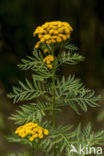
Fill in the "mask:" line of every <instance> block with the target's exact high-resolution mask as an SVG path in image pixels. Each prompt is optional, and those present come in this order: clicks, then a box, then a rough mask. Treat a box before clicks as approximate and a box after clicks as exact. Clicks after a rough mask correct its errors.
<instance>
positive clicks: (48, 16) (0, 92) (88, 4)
mask: <svg viewBox="0 0 104 156" xmlns="http://www.w3.org/2000/svg"><path fill="white" fill-rule="evenodd" d="M103 12H104V5H103V0H43V1H42V0H31V1H30V0H0V138H1V139H0V156H4V155H5V154H7V153H8V152H13V151H23V149H24V148H23V146H21V145H18V146H17V144H16V145H15V144H11V143H8V142H7V141H6V139H5V137H4V136H5V135H7V134H10V133H11V131H12V130H14V129H15V125H14V123H13V122H12V121H8V117H9V116H10V114H11V113H13V112H15V109H16V108H17V107H18V105H13V104H12V101H10V100H9V99H8V98H7V97H6V94H7V92H9V91H10V90H11V86H12V85H15V84H17V81H18V79H20V80H23V79H24V76H25V75H26V76H27V77H28V76H29V75H30V73H27V72H23V71H20V70H19V69H18V68H17V64H18V63H19V62H20V59H21V58H26V56H27V55H32V50H33V46H34V44H35V42H34V39H33V31H34V29H35V28H36V26H38V25H41V24H43V23H44V22H46V21H53V20H61V21H66V22H69V23H70V24H71V26H72V27H73V29H74V31H73V33H72V35H71V37H72V42H73V43H74V44H76V45H77V46H78V47H79V50H78V52H79V53H80V54H82V55H84V56H85V57H86V60H85V62H83V63H81V64H79V65H77V66H75V67H72V66H66V67H64V68H63V73H64V74H65V75H66V76H68V74H69V73H72V74H75V75H76V76H77V77H80V78H81V80H82V81H83V82H84V84H85V85H86V86H87V87H89V88H93V89H95V90H96V93H97V94H99V93H100V94H102V97H103V95H104V13H103ZM103 103H104V101H101V102H100V104H101V107H100V108H96V109H91V108H90V109H89V110H88V112H87V113H83V112H82V115H81V116H77V115H76V114H75V113H74V112H73V111H72V110H70V108H69V109H67V108H66V109H65V113H64V114H63V116H64V117H62V115H61V116H60V117H59V118H61V121H62V122H64V123H68V122H70V123H75V124H77V123H78V122H79V121H81V122H82V123H84V124H85V123H87V122H88V121H89V120H91V122H92V125H93V127H94V129H95V130H96V129H102V128H104V124H103V122H104V112H103V110H104V106H103ZM69 112H70V116H69ZM5 149H6V150H5Z"/></svg>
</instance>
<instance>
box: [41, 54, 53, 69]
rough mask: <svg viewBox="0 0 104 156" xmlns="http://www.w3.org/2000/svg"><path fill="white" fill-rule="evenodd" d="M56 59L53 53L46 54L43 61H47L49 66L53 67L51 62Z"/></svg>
mask: <svg viewBox="0 0 104 156" xmlns="http://www.w3.org/2000/svg"><path fill="white" fill-rule="evenodd" d="M53 61H54V56H53V55H48V56H46V57H45V58H44V59H43V62H44V63H47V67H48V68H50V69H52V65H51V62H53Z"/></svg>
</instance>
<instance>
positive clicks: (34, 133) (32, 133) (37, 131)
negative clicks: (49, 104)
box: [15, 122, 49, 141]
mask: <svg viewBox="0 0 104 156" xmlns="http://www.w3.org/2000/svg"><path fill="white" fill-rule="evenodd" d="M15 134H18V136H20V137H21V138H25V137H26V136H29V140H30V141H33V140H34V139H35V138H40V139H42V138H43V137H44V135H48V134H49V131H48V130H47V129H44V128H42V127H40V126H39V125H38V124H36V123H34V122H28V123H26V124H25V125H23V126H20V127H18V128H17V129H16V131H15Z"/></svg>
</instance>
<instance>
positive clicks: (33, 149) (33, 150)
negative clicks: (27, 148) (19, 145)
mask: <svg viewBox="0 0 104 156" xmlns="http://www.w3.org/2000/svg"><path fill="white" fill-rule="evenodd" d="M34 152H35V148H34V144H33V145H32V156H34Z"/></svg>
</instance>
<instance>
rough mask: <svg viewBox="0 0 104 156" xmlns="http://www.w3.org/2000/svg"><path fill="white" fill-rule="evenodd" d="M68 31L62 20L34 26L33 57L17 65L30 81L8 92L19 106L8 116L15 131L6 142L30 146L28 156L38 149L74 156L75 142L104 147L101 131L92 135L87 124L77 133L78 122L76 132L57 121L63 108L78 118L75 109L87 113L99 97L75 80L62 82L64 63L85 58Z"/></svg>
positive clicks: (47, 153) (50, 154)
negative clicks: (25, 71)
mask: <svg viewBox="0 0 104 156" xmlns="http://www.w3.org/2000/svg"><path fill="white" fill-rule="evenodd" d="M72 31H73V29H72V27H71V26H70V25H69V24H68V23H67V22H61V21H55V22H46V23H45V24H43V25H42V26H39V27H37V28H36V29H35V31H34V33H33V36H34V37H35V38H36V39H37V42H36V44H35V47H34V50H33V55H32V56H31V57H30V56H28V57H27V59H22V61H21V64H19V65H18V67H19V68H20V69H22V70H31V71H32V82H31V81H30V80H28V79H27V78H26V79H25V83H23V82H21V81H19V84H18V87H13V91H12V92H11V93H10V94H8V96H9V98H12V99H13V102H14V103H19V102H23V104H22V105H20V106H19V109H18V110H17V111H16V113H15V114H13V115H12V116H11V117H10V119H12V120H14V121H15V123H16V124H18V128H17V129H16V131H15V132H14V133H13V136H11V137H9V141H12V142H20V143H23V144H29V145H30V146H31V147H32V152H31V154H30V155H31V156H34V155H35V152H36V150H37V149H40V150H41V151H42V152H43V155H45V156H64V155H65V156H77V155H79V154H78V152H75V151H73V150H72V145H73V146H74V147H76V149H77V150H78V147H79V144H82V145H83V146H86V145H87V146H88V147H89V146H97V145H103V144H104V131H100V132H96V133H94V132H92V130H91V124H88V125H87V126H86V127H85V128H84V129H81V126H80V124H79V125H78V127H77V128H75V127H74V126H72V125H59V124H58V123H57V122H56V118H57V116H58V114H60V113H61V112H62V111H63V108H64V107H66V106H69V107H70V108H72V109H73V110H74V111H75V112H76V113H77V114H80V109H82V110H83V111H85V112H87V107H97V106H98V104H97V103H96V102H97V101H98V100H99V99H100V96H95V93H94V91H93V90H90V89H87V88H85V87H84V85H83V84H82V83H81V81H80V80H79V79H76V78H75V76H71V75H69V77H68V78H67V79H66V78H65V76H64V75H62V72H61V69H62V68H61V67H62V65H63V64H68V65H74V64H77V63H78V62H80V61H83V60H84V57H82V56H80V55H79V54H78V53H76V52H75V51H76V50H77V48H76V47H75V46H74V45H72V44H71V43H70V35H71V32H72ZM60 73H61V74H60ZM89 109H90V108H89ZM73 124H74V123H73ZM92 153H93V151H92ZM14 155H15V154H14ZM19 155H21V156H23V155H24V154H18V156H19ZM82 155H86V154H82Z"/></svg>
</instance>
